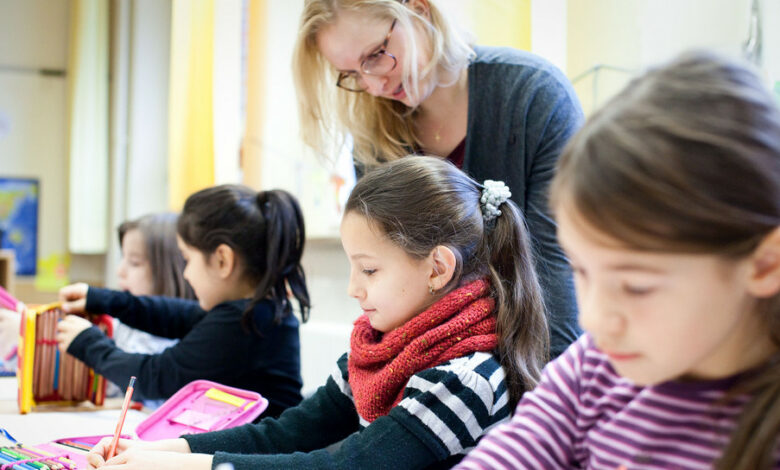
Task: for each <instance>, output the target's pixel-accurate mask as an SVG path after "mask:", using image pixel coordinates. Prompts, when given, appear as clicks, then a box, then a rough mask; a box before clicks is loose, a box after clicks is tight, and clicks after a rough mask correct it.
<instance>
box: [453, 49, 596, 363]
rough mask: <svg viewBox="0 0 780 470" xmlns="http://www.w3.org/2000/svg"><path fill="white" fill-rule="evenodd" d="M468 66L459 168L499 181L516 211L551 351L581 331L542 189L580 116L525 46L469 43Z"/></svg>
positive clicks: (549, 68)
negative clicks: (526, 236)
mask: <svg viewBox="0 0 780 470" xmlns="http://www.w3.org/2000/svg"><path fill="white" fill-rule="evenodd" d="M475 50H476V52H477V57H476V58H475V60H474V61H473V62H472V64H471V66H470V67H469V77H468V79H469V114H468V130H467V133H466V152H465V153H466V155H465V158H464V161H463V170H464V171H465V172H466V173H468V174H469V175H470V176H471V177H473V178H474V179H476V180H477V181H479V182H482V181H483V180H485V179H494V180H495V179H498V180H502V181H504V182H505V183H506V184H507V185H508V186H509V189H510V190H511V191H512V200H513V201H514V202H515V203H516V204H517V205H518V207H520V210H522V211H523V214H524V215H525V218H526V221H527V223H528V230H529V232H530V234H531V239H532V241H533V248H534V252H535V254H536V259H537V261H536V267H537V270H538V273H539V280H540V282H541V285H542V289H543V291H544V299H545V302H546V303H547V309H548V312H549V318H548V321H549V324H550V336H551V344H550V346H551V348H550V355H551V357H552V358H555V357H556V356H558V355H559V354H560V353H562V352H563V351H564V350H565V349H566V348H567V347H568V346H569V344H571V343H572V342H574V340H575V339H577V337H579V335H580V329H579V326H578V325H577V307H576V303H575V299H574V285H573V283H572V277H571V271H570V269H569V264H568V262H567V261H566V259H565V257H564V255H563V252H562V251H561V249H560V247H559V246H558V243H557V241H556V238H555V222H554V221H553V219H552V218H551V216H550V211H549V208H548V204H547V189H548V185H549V183H550V180H551V179H552V177H553V173H554V170H555V164H556V162H557V160H558V156H559V155H560V153H561V150H562V149H563V146H564V145H565V144H566V142H567V141H568V139H569V138H570V137H571V136H572V135H573V134H574V133H575V132H576V131H577V129H578V128H579V126H580V125H581V124H582V121H583V114H582V110H581V108H580V105H579V101H578V100H577V97H576V95H575V94H574V90H573V89H572V87H571V84H570V83H569V81H568V80H567V79H566V77H564V76H563V74H562V73H561V72H560V71H559V70H558V69H557V68H555V67H554V66H553V65H552V64H550V63H549V62H547V61H545V60H544V59H542V58H540V57H538V56H535V55H533V54H530V53H528V52H523V51H518V50H515V49H510V48H499V47H476V48H475Z"/></svg>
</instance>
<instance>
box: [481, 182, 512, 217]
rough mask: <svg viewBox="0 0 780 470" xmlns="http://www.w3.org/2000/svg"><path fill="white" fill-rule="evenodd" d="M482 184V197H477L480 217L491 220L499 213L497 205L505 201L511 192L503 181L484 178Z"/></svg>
mask: <svg viewBox="0 0 780 470" xmlns="http://www.w3.org/2000/svg"><path fill="white" fill-rule="evenodd" d="M482 186H483V188H482V197H481V198H480V199H479V202H480V208H481V209H482V218H483V219H484V220H485V222H492V221H493V220H495V218H496V217H498V216H499V215H501V210H500V209H499V208H498V207H499V206H500V205H501V204H503V203H505V202H506V200H507V199H509V198H510V197H511V196H512V193H511V192H510V191H509V186H507V185H506V184H504V182H503V181H493V180H485V182H484V183H483V185H482Z"/></svg>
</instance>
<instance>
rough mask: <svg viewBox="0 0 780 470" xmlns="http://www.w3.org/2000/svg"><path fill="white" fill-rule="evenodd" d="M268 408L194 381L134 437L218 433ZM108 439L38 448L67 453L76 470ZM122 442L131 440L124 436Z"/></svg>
mask: <svg viewBox="0 0 780 470" xmlns="http://www.w3.org/2000/svg"><path fill="white" fill-rule="evenodd" d="M267 407H268V400H266V399H265V398H263V397H262V396H261V395H260V394H259V393H257V392H252V391H249V390H242V389H240V388H235V387H228V386H227V385H222V384H218V383H216V382H211V381H209V380H195V381H193V382H190V383H188V384H187V385H185V386H184V387H182V388H181V389H180V390H179V391H178V392H176V393H175V394H174V395H173V396H172V397H171V398H169V399H167V400H166V401H165V403H163V405H162V406H161V407H160V408H158V409H156V410H155V411H154V412H153V413H152V414H150V415H149V417H147V418H146V419H145V420H143V421H142V422H141V423H140V424H139V425H138V426H137V427H136V428H135V435H136V436H137V437H138V439H141V440H144V441H156V440H158V439H172V438H176V437H179V436H181V435H182V434H198V433H202V432H209V431H219V430H222V429H228V428H232V427H235V426H240V425H242V424H246V423H251V422H252V421H253V420H254V419H255V418H257V417H258V416H260V414H261V413H262V412H263V411H265V409H266V408H267ZM104 437H111V436H110V435H109V436H105V435H102V436H83V437H71V438H65V439H57V440H55V441H53V442H50V443H46V444H40V445H38V446H35V447H37V448H40V449H43V450H45V451H47V452H50V453H66V454H67V455H68V458H69V459H70V460H71V461H73V462H74V463H75V467H76V468H79V469H81V468H86V453H87V450H88V448H91V447H92V446H94V445H95V444H97V443H98V442H99V441H100V439H102V438H104ZM122 437H123V438H130V436H126V435H122Z"/></svg>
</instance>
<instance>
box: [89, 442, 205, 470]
mask: <svg viewBox="0 0 780 470" xmlns="http://www.w3.org/2000/svg"><path fill="white" fill-rule="evenodd" d="M112 441H113V438H111V437H106V438H104V439H102V440H101V441H100V442H98V443H97V445H95V447H93V448H92V450H91V451H90V452H89V454H87V468H88V469H90V470H94V469H97V468H102V467H111V468H122V469H127V470H132V469H139V470H140V469H144V470H145V469H149V468H154V469H156V470H165V469H171V470H181V469H182V468H187V469H188V470H195V469H199V468H202V469H204V470H208V469H210V468H211V459H212V456H211V455H203V454H191V453H190V446H189V444H187V441H185V440H184V439H180V438H179V439H163V440H160V441H139V440H131V439H119V444H117V455H116V456H115V457H113V458H109V457H108V453H109V450H110V447H111V442H112Z"/></svg>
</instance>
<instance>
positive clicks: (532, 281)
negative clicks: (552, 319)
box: [345, 156, 549, 409]
mask: <svg viewBox="0 0 780 470" xmlns="http://www.w3.org/2000/svg"><path fill="white" fill-rule="evenodd" d="M481 196H482V187H481V185H480V184H478V183H477V182H475V181H474V180H472V179H471V178H469V177H468V176H467V175H466V174H465V173H463V172H462V171H460V170H458V169H457V168H456V167H455V166H453V165H451V164H449V163H448V162H445V161H444V160H441V159H439V158H435V157H416V156H411V157H408V158H402V159H400V160H396V161H393V162H390V163H387V164H385V165H382V166H380V167H378V168H377V169H374V170H373V171H371V172H369V173H368V174H366V175H365V176H364V177H363V178H362V179H361V180H360V181H359V182H358V183H357V185H356V186H355V188H354V189H353V190H352V194H350V196H349V200H348V201H347V205H346V209H345V212H347V213H348V212H354V213H357V214H359V215H362V216H363V217H365V218H366V219H367V220H368V221H369V222H370V223H372V224H374V225H375V226H376V227H377V228H378V229H379V230H381V231H382V233H383V234H384V236H386V237H387V238H388V239H389V240H390V241H391V242H393V243H394V244H395V245H397V246H398V247H400V248H401V249H403V250H404V251H405V252H406V253H407V254H408V255H409V256H411V257H412V258H415V259H422V258H425V257H427V256H428V255H429V254H430V253H431V251H432V250H433V249H434V248H435V247H437V246H439V245H444V246H447V247H448V248H450V249H451V250H452V251H453V252H454V253H455V256H456V258H457V266H456V270H455V274H454V275H453V277H452V280H451V281H450V282H449V284H448V285H447V286H445V288H443V289H441V290H440V291H439V293H438V295H439V296H444V295H445V294H446V293H448V292H450V291H452V290H453V289H455V288H456V287H458V286H459V285H461V284H463V283H465V282H469V281H472V280H475V279H479V278H488V279H489V280H490V285H491V289H492V293H491V294H492V295H493V297H494V298H495V299H496V311H495V315H496V320H497V335H498V356H499V361H500V363H501V365H502V367H503V368H504V371H505V372H506V383H507V388H508V390H509V397H510V405H511V407H512V409H514V406H515V405H516V404H517V402H518V400H519V399H520V396H521V395H522V394H523V393H524V392H525V391H526V390H531V389H532V388H534V387H535V386H536V383H537V382H538V380H539V376H540V374H541V370H542V367H543V366H544V364H545V362H546V361H547V355H548V343H549V333H548V331H547V319H546V316H545V312H544V304H543V301H542V296H541V289H540V287H539V281H538V280H537V277H536V271H535V270H534V261H533V257H532V254H531V248H530V240H529V236H528V232H527V230H526V227H525V221H524V219H523V217H522V215H521V214H520V210H519V209H518V208H517V206H516V205H515V203H514V202H512V201H511V200H508V201H506V202H505V203H503V204H501V206H500V208H499V209H500V210H501V215H500V216H498V217H497V218H496V219H494V221H493V222H491V223H489V224H488V226H487V227H486V224H485V222H484V220H483V218H482V211H481V208H480V197H481Z"/></svg>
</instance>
